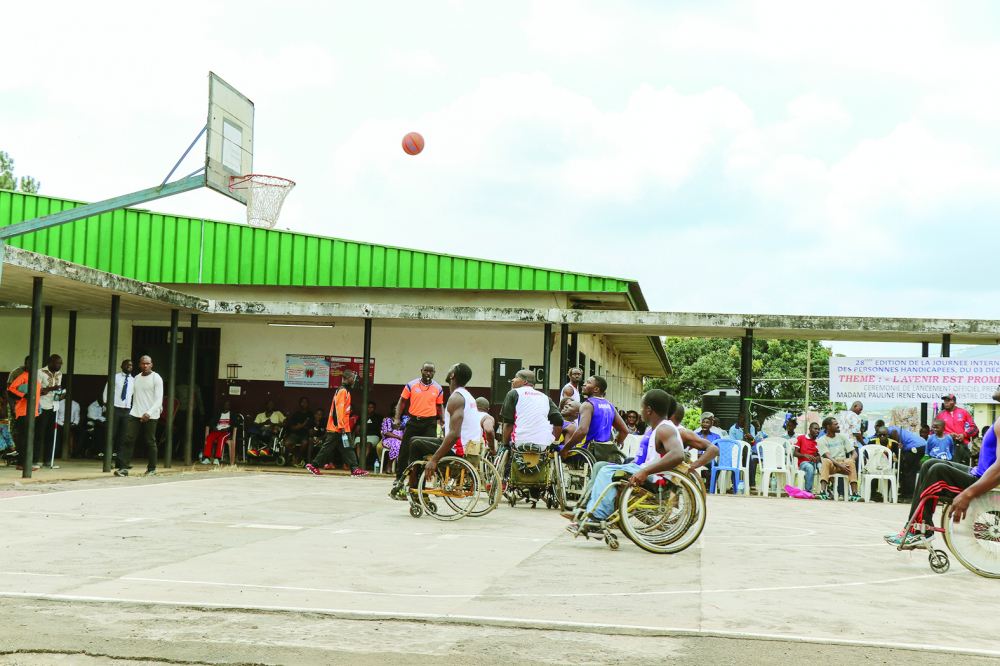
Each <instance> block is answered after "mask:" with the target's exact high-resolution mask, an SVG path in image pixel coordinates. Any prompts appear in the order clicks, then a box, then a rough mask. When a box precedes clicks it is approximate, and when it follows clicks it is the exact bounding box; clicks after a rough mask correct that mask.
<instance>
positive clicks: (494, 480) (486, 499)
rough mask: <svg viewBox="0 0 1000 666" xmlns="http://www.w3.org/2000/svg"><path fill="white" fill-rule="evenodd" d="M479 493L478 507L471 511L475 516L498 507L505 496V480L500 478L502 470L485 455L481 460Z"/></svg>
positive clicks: (477, 516) (471, 514)
mask: <svg viewBox="0 0 1000 666" xmlns="http://www.w3.org/2000/svg"><path fill="white" fill-rule="evenodd" d="M479 493H480V496H479V499H478V500H477V501H476V507H478V508H477V509H476V510H474V511H470V512H469V515H470V516H472V517H473V518H479V517H480V516H485V515H486V514H488V513H489V512H490V511H492V510H493V509H495V508H497V504H499V503H500V498H501V497H502V496H503V480H502V479H501V478H500V472H498V471H497V468H496V467H494V466H493V463H491V462H490V461H489V459H488V458H486V457H485V456H484V457H483V458H482V459H480V461H479Z"/></svg>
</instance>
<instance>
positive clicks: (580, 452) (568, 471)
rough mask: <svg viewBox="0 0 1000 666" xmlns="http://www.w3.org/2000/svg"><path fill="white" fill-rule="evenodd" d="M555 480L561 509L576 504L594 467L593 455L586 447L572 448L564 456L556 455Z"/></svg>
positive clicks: (569, 507) (568, 508)
mask: <svg viewBox="0 0 1000 666" xmlns="http://www.w3.org/2000/svg"><path fill="white" fill-rule="evenodd" d="M555 462H556V466H557V470H556V480H557V483H558V486H559V487H558V495H557V497H558V499H559V502H560V504H561V505H562V508H563V511H568V510H570V509H571V508H573V507H575V506H577V505H578V504H579V502H580V498H581V497H583V494H584V492H585V491H586V488H587V482H588V481H589V480H590V473H591V470H593V469H594V464H595V463H594V457H593V456H592V455H591V454H590V452H588V451H587V450H586V449H573V450H572V451H570V452H569V455H567V456H566V460H563V459H562V456H559V455H556V456H555Z"/></svg>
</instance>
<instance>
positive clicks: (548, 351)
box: [542, 324, 552, 398]
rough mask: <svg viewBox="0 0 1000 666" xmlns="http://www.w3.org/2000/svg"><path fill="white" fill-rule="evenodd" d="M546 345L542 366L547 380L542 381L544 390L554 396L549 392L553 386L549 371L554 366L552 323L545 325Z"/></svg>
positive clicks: (543, 348)
mask: <svg viewBox="0 0 1000 666" xmlns="http://www.w3.org/2000/svg"><path fill="white" fill-rule="evenodd" d="M544 337H545V346H544V347H542V368H543V369H544V371H545V380H544V381H543V382H542V392H543V393H544V394H545V395H547V396H548V397H550V398H551V397H552V396H551V394H550V393H549V387H550V386H552V384H551V380H550V379H549V371H550V370H551V368H552V324H546V325H545V333H544Z"/></svg>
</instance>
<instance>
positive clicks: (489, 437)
mask: <svg viewBox="0 0 1000 666" xmlns="http://www.w3.org/2000/svg"><path fill="white" fill-rule="evenodd" d="M476 407H477V408H479V428H480V429H481V430H482V431H483V444H485V445H486V447H487V448H488V449H489V450H490V455H491V456H495V455H496V454H497V434H496V427H497V422H496V419H494V418H493V416H492V415H491V414H490V401H489V400H487V399H486V398H476Z"/></svg>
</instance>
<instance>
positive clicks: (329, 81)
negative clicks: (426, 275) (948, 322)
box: [0, 0, 1000, 355]
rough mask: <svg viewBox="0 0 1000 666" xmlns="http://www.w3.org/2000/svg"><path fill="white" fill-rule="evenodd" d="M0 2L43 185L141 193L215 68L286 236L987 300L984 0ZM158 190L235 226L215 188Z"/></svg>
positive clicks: (726, 284)
mask: <svg viewBox="0 0 1000 666" xmlns="http://www.w3.org/2000/svg"><path fill="white" fill-rule="evenodd" d="M4 19H5V20H4V22H5V24H6V25H7V26H8V29H7V30H5V31H4V47H5V48H4V52H5V55H6V58H5V63H6V66H5V73H4V76H3V77H0V98H2V101H3V103H2V104H0V150H6V151H8V152H9V153H11V155H12V156H13V157H14V158H15V160H16V166H17V172H16V173H17V174H18V175H31V176H34V177H35V178H38V179H40V180H41V181H42V190H41V193H42V194H48V195H52V196H61V197H69V198H73V199H80V200H85V201H94V200H99V199H104V198H107V197H111V196H115V195H119V194H123V193H126V192H131V191H134V190H138V189H142V188H145V187H150V186H152V185H156V184H158V183H159V182H160V181H161V180H162V179H163V177H164V176H165V175H166V173H167V172H168V171H169V170H170V168H171V167H172V166H173V164H174V162H175V161H176V159H177V158H178V157H179V156H180V154H181V153H182V152H183V151H184V149H185V148H186V147H187V145H188V144H189V143H190V141H191V140H192V139H193V138H194V136H195V135H196V134H197V132H198V131H199V130H200V129H201V127H202V125H203V124H204V120H205V115H206V95H207V78H206V76H207V73H208V71H209V70H213V71H215V72H216V73H218V74H219V75H220V76H221V77H222V78H224V79H226V80H227V81H228V82H229V83H231V84H233V85H234V86H235V87H236V88H238V89H239V90H240V91H242V92H243V93H244V94H245V95H246V96H247V97H249V98H250V99H252V100H253V101H254V102H255V104H256V135H255V143H256V155H255V163H254V166H255V171H257V172H260V173H268V174H274V175H281V176H286V177H289V178H291V179H293V180H295V181H297V182H298V187H297V188H296V190H295V192H294V193H293V194H292V195H291V196H290V198H289V199H288V201H287V203H286V205H285V209H284V211H283V214H282V218H281V220H280V222H279V226H280V227H281V228H285V227H288V228H291V229H293V230H296V231H304V232H309V233H316V234H322V235H327V236H334V237H339V238H347V239H356V240H362V241H371V242H376V243H389V244H393V245H399V246H404V247H411V248H419V249H425V250H435V251H441V252H449V253H455V254H461V255H466V256H472V257H486V258H491V259H499V260H505V261H511V262H519V263H527V264H532V265H538V266H543V267H549V268H558V269H566V270H576V271H584V272H590V273H599V274H606V275H613V276H618V277H625V278H630V279H636V280H638V281H639V282H640V285H641V287H642V289H643V292H644V293H645V295H646V298H647V300H648V301H649V305H650V308H651V309H655V310H677V311H697V312H753V313H757V312H761V313H790V314H792V313H794V314H828V315H890V316H905V317H922V316H934V317H938V316H942V317H962V318H965V317H971V318H975V317H989V318H995V317H996V311H995V305H994V304H995V302H996V296H997V293H996V288H995V283H996V275H997V269H996V261H997V260H996V259H995V258H993V257H992V256H991V255H992V254H993V253H992V252H990V248H992V247H993V246H994V245H995V241H996V234H997V220H996V218H997V211H998V203H1000V150H998V148H1000V125H998V118H1000V85H998V84H1000V80H998V79H1000V68H998V66H997V64H998V62H1000V3H996V2H990V1H983V2H962V3H924V2H915V1H913V0H907V1H905V2H877V3H872V2H849V1H844V0H838V1H837V2H817V1H812V2H802V1H801V0H790V1H761V2H738V1H733V2H670V3H660V2H605V3H594V2H560V1H555V0H554V1H551V2H517V1H514V0H505V1H504V2H492V3H487V2H468V3H460V2H427V1H422V2H416V3H415V2H412V1H410V2H398V3H394V2H377V3H367V2H284V3H274V2H268V3H255V2H241V3H233V2H232V1H231V0H230V1H228V2H213V1H204V0H203V1H200V2H193V3H188V2H171V3H168V4H151V3H122V4H120V5H113V4H112V3H78V2H73V3H68V2H67V3H56V2H44V1H38V2H31V3H27V2H22V3H13V4H12V5H11V6H9V7H5V8H4ZM407 131H418V132H420V133H422V134H423V136H424V137H425V139H426V148H425V150H424V152H423V154H421V155H419V156H416V157H411V156H408V155H406V154H405V153H403V151H402V149H401V148H400V140H401V138H402V136H403V134H405V133H406V132H407ZM201 150H202V154H203V150H204V149H203V148H201ZM199 159H200V157H199V158H196V159H195V160H193V161H191V162H190V166H189V168H187V169H186V170H184V169H182V170H181V171H182V173H188V172H189V171H192V170H194V169H195V168H196V167H197V165H198V160H199ZM185 166H188V165H187V164H186V165H185ZM150 207H151V208H153V209H154V210H161V211H167V212H176V213H183V214H188V215H194V216H203V217H210V218H216V219H223V220H231V221H240V220H242V219H244V218H245V212H244V210H243V209H242V208H241V207H240V206H239V205H238V204H236V203H234V202H232V201H230V200H228V199H226V198H225V197H223V196H221V195H218V194H216V193H213V192H210V191H207V190H205V191H199V192H194V193H189V194H184V195H179V196H176V197H174V198H172V199H166V200H163V201H158V202H154V203H152V204H150ZM911 347H913V348H915V345H905V346H902V347H901V348H899V346H892V347H885V346H863V347H860V348H859V349H862V350H863V351H870V352H879V353H886V354H887V355H908V354H913V353H919V352H918V351H916V352H915V351H914V350H913V349H911ZM843 351H844V353H850V352H853V351H855V349H854V348H848V347H847V346H845V347H844V349H843Z"/></svg>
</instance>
